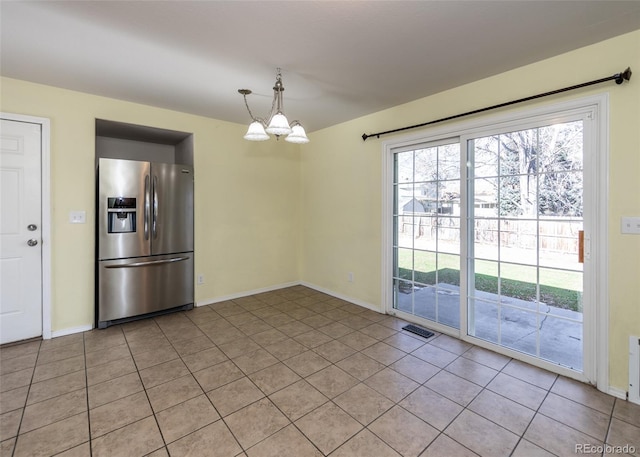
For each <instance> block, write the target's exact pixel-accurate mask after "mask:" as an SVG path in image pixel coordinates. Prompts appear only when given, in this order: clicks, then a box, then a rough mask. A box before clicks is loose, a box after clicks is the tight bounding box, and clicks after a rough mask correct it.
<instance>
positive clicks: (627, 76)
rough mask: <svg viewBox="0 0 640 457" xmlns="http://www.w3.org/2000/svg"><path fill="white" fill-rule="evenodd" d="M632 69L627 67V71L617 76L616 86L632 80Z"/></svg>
mask: <svg viewBox="0 0 640 457" xmlns="http://www.w3.org/2000/svg"><path fill="white" fill-rule="evenodd" d="M631 74H632V72H631V67H627V69H626V70H625V71H623V72H622V73H618V74H617V75H615V76H616V84H622V83H623V82H625V81H629V80H630V79H631Z"/></svg>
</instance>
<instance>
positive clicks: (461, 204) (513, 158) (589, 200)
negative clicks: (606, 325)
mask: <svg viewBox="0 0 640 457" xmlns="http://www.w3.org/2000/svg"><path fill="white" fill-rule="evenodd" d="M591 119H592V113H591V112H589V111H588V110H584V111H580V110H574V111H572V112H567V113H565V114H554V115H553V116H548V117H546V118H545V117H543V116H540V117H539V118H535V119H534V118H531V119H529V120H523V121H522V122H520V123H516V122H512V123H509V124H505V125H508V126H505V125H501V126H497V125H496V126H489V127H484V128H482V129H480V128H475V129H473V130H472V131H471V133H469V132H461V133H460V135H459V136H456V137H453V138H450V139H448V140H440V139H439V140H437V141H425V142H421V143H415V144H410V145H403V146H402V147H396V148H391V149H390V150H389V151H390V153H391V161H390V162H389V164H390V165H391V164H392V167H393V179H392V189H393V197H392V202H393V203H392V212H393V214H392V218H393V221H392V228H391V230H392V234H391V236H390V242H391V243H392V246H390V248H391V258H392V261H393V267H392V278H391V281H392V292H391V293H390V296H391V297H392V308H393V310H394V312H396V314H398V315H400V316H406V317H407V318H408V319H410V320H414V321H416V322H418V323H421V324H423V325H425V326H427V327H431V328H432V329H435V330H439V331H444V332H447V333H450V334H452V335H456V334H457V335H459V336H460V337H462V338H465V339H468V340H476V341H482V342H484V343H485V344H488V345H489V347H491V346H493V345H494V346H495V347H496V348H498V347H499V348H504V349H505V350H506V352H507V353H510V354H515V353H521V354H523V355H524V358H525V359H527V357H532V358H535V359H538V360H542V361H545V362H549V363H551V364H554V365H559V366H562V367H566V368H569V369H571V370H574V371H577V372H582V371H583V370H584V367H585V359H584V357H585V356H584V354H585V319H584V318H583V312H584V310H585V307H589V306H593V305H590V303H592V302H593V301H591V302H590V300H592V298H591V299H590V298H589V297H593V296H594V294H595V292H594V289H593V287H592V285H589V286H588V288H589V290H590V291H591V292H590V293H585V290H586V289H585V285H587V284H589V282H588V281H585V274H586V273H587V270H589V268H591V270H589V271H591V272H593V267H592V266H591V267H590V266H589V262H590V260H591V258H590V253H589V241H590V237H591V233H592V231H593V230H592V229H593V227H594V226H595V225H594V218H593V214H594V208H595V201H596V197H595V195H596V194H595V190H594V187H593V184H591V186H592V187H591V188H589V189H588V190H589V191H588V192H587V188H586V187H585V183H588V182H591V181H589V179H587V178H586V176H588V175H587V174H585V171H586V170H587V169H588V168H589V166H591V167H593V165H586V164H587V163H593V162H589V161H587V160H585V159H586V157H587V155H585V150H587V149H589V150H594V149H595V146H594V145H593V142H594V140H593V138H594V136H593V132H592V130H593V129H592V130H591V131H590V133H589V134H587V133H586V131H585V129H586V127H585V126H586V125H587V124H588V123H589V121H590V120H591ZM590 128H591V127H590ZM587 138H588V140H587ZM590 170H591V171H590V173H592V175H589V176H593V175H594V174H593V173H594V172H593V168H591V169H590ZM585 234H586V235H585ZM585 262H586V263H585ZM583 267H584V271H583ZM589 274H590V275H592V274H593V273H589ZM588 277H589V278H593V276H588ZM592 311H593V308H592ZM594 315H595V313H594V312H592V313H591V314H590V316H594ZM591 319H593V318H591ZM447 329H449V330H447ZM590 341H593V339H591V340H590ZM527 360H528V359H527Z"/></svg>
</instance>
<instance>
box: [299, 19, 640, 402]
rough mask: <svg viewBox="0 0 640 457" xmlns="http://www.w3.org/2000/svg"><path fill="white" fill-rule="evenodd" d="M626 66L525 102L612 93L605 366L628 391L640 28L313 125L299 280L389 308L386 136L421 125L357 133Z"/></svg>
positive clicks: (638, 288) (638, 178)
mask: <svg viewBox="0 0 640 457" xmlns="http://www.w3.org/2000/svg"><path fill="white" fill-rule="evenodd" d="M627 66H631V68H632V69H633V70H637V73H636V75H634V76H633V77H632V79H631V81H630V82H629V83H626V84H625V85H623V86H622V87H618V86H616V85H615V83H613V82H609V83H605V84H602V85H597V86H592V87H590V88H587V89H582V90H578V91H574V92H571V93H567V94H564V95H561V96H555V97H551V98H546V99H544V100H540V101H538V102H537V103H536V104H535V105H534V104H529V105H528V106H539V105H541V104H549V103H554V102H559V101H563V100H569V99H574V98H578V97H583V96H587V95H593V94H600V93H604V92H607V93H609V97H610V99H609V100H610V194H609V225H608V227H609V246H608V249H609V266H610V270H609V306H610V329H609V335H610V338H609V340H610V341H609V345H610V348H609V349H610V373H609V374H610V385H612V386H613V387H615V388H618V389H621V390H626V389H627V383H628V339H629V335H640V236H632V235H621V234H620V218H621V217H622V216H623V215H627V216H630V215H635V216H638V215H640V184H639V183H640V128H639V126H640V31H636V32H634V33H631V34H627V35H623V36H620V37H618V38H615V39H612V40H608V41H605V42H602V43H599V44H596V45H593V46H589V47H586V48H583V49H580V50H577V51H574V52H570V53H568V54H565V55H561V56H558V57H555V58H553V59H549V60H545V61H542V62H538V63H536V64H533V65H529V66H526V67H523V68H519V69H517V70H514V71H510V72H507V73H503V74H500V75H497V76H495V77H491V78H487V79H484V80H481V81H477V82H474V83H471V84H468V85H465V86H461V87H458V88H455V89H453V90H449V91H446V92H442V93H439V94H437V95H434V96H431V97H427V98H424V99H420V100H416V101H414V102H411V103H408V104H405V105H401V106H397V107H395V108H392V109H389V110H385V111H382V112H378V113H375V114H373V115H370V116H366V117H363V118H359V119H355V120H353V121H350V122H347V123H344V124H341V125H338V126H335V127H331V128H328V129H325V130H321V131H318V132H314V133H313V136H312V138H311V139H312V143H310V144H309V145H307V146H306V147H305V148H303V149H302V152H301V154H302V185H303V189H302V194H301V195H302V201H301V204H300V207H301V212H302V215H301V221H302V234H303V243H302V246H303V248H302V252H301V268H302V269H301V271H302V280H303V281H305V282H307V283H309V284H314V285H316V286H319V287H321V288H325V289H329V290H332V291H334V292H335V293H338V294H340V295H343V296H347V297H351V298H353V299H354V300H357V301H362V302H365V303H368V304H370V305H372V306H373V307H377V308H378V309H380V310H382V309H383V307H384V303H383V298H382V292H381V286H380V280H381V271H382V268H383V267H382V266H381V261H382V260H381V256H382V252H381V243H382V233H381V220H382V203H381V196H382V175H381V173H382V158H381V157H382V142H383V140H398V139H401V138H402V137H403V135H404V136H407V135H416V134H417V133H418V132H416V131H409V132H405V133H404V134H396V135H392V136H388V137H383V138H382V139H380V140H378V139H375V138H371V139H368V140H367V141H366V142H363V141H362V139H361V138H360V136H361V135H362V133H365V132H366V133H374V132H379V131H384V130H389V129H393V128H398V127H403V126H406V125H411V124H418V123H422V122H426V121H430V120H433V119H438V118H441V117H445V116H449V115H454V114H457V113H462V112H465V111H470V110H473V109H478V108H482V107H484V106H489V105H493V104H498V103H501V102H505V101H508V100H511V99H517V98H522V97H526V96H529V95H533V94H536V93H539V92H545V91H550V90H554V89H557V88H560V87H566V86H570V85H573V84H577V83H581V82H584V81H590V80H594V79H598V78H602V77H604V76H608V75H612V74H614V73H617V72H619V71H623V70H624V69H625V68H626V67H627ZM398 71H402V69H398ZM434 71H436V70H434ZM437 71H441V70H439V69H438V70H437ZM522 108H523V106H522V105H520V106H518V107H514V108H513V110H516V109H522ZM502 112H507V111H502ZM487 115H489V114H487ZM461 122H462V121H461ZM329 183H330V184H329ZM387 268H388V267H387ZM349 272H353V273H354V276H355V281H354V282H353V283H350V282H349V281H348V273H349Z"/></svg>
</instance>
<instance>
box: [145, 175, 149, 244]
mask: <svg viewBox="0 0 640 457" xmlns="http://www.w3.org/2000/svg"><path fill="white" fill-rule="evenodd" d="M150 211H151V206H150V203H149V175H146V176H145V177H144V239H145V240H148V239H149V215H150V214H149V213H150Z"/></svg>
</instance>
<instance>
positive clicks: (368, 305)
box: [300, 281, 385, 314]
mask: <svg viewBox="0 0 640 457" xmlns="http://www.w3.org/2000/svg"><path fill="white" fill-rule="evenodd" d="M300 285H302V286H305V287H308V288H310V289H313V290H317V291H318V292H322V293H323V294H327V295H331V296H332V297H336V298H339V299H340V300H345V301H348V302H349V303H353V304H354V305H358V306H362V307H363V308H367V309H370V310H371V311H375V312H376V313H380V314H385V313H384V312H383V311H380V308H378V307H377V306H375V305H372V304H371V303H367V302H365V301H362V300H358V299H357V298H353V297H349V296H347V295H342V294H339V293H337V292H334V291H332V290H329V289H325V288H323V287H320V286H317V285H315V284H312V283H309V282H305V281H302V282H301V283H300Z"/></svg>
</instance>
